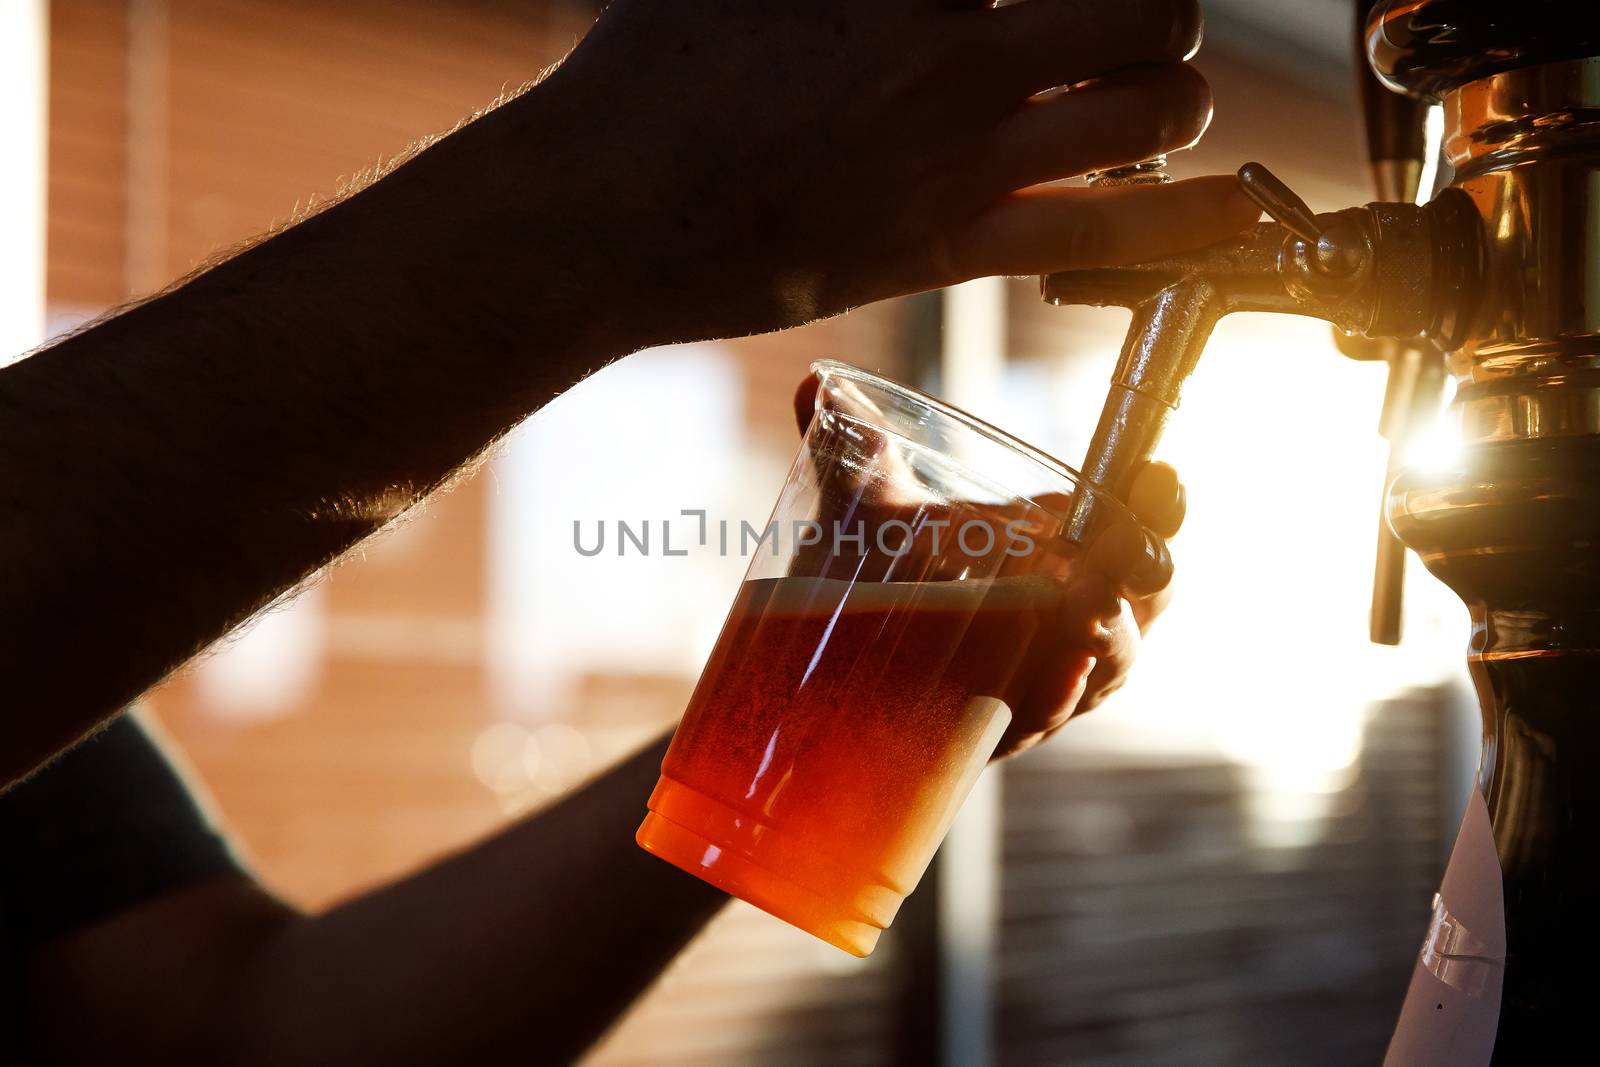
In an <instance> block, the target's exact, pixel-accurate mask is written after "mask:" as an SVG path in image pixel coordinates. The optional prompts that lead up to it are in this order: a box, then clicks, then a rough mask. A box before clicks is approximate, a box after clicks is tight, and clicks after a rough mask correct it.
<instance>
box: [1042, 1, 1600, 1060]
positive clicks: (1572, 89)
mask: <svg viewBox="0 0 1600 1067" xmlns="http://www.w3.org/2000/svg"><path fill="white" fill-rule="evenodd" d="M1357 17H1358V31H1359V36H1360V39H1361V40H1363V41H1364V43H1365V48H1364V56H1363V58H1364V59H1369V60H1370V62H1371V65H1372V69H1373V70H1375V71H1376V73H1377V74H1378V75H1379V76H1380V77H1381V78H1382V79H1383V81H1384V82H1385V83H1387V84H1388V85H1389V86H1390V87H1392V88H1394V89H1396V90H1403V91H1404V92H1406V93H1408V94H1410V95H1411V97H1413V98H1419V99H1422V100H1425V101H1437V102H1438V103H1440V104H1441V105H1442V108H1443V113H1444V140H1443V154H1444V156H1445V158H1446V160H1447V162H1448V164H1449V165H1450V166H1451V167H1452V168H1453V170H1454V175H1453V178H1452V180H1451V183H1450V185H1449V186H1448V187H1447V188H1445V189H1443V190H1441V191H1440V192H1439V193H1438V195H1436V196H1435V197H1434V198H1433V199H1432V200H1431V201H1430V202H1429V203H1428V204H1427V205H1426V206H1417V205H1414V204H1412V203H1409V202H1408V201H1409V199H1410V194H1411V191H1412V190H1414V189H1415V181H1416V178H1415V169H1414V164H1415V163H1417V162H1419V161H1420V160H1419V159H1416V158H1406V157H1410V156H1414V155H1416V154H1417V153H1414V152H1413V151H1412V150H1411V148H1410V147H1409V146H1410V145H1412V144H1420V140H1419V139H1417V138H1413V137H1411V136H1410V134H1408V133H1405V132H1404V131H1402V135H1400V136H1389V135H1387V134H1382V133H1381V131H1380V135H1378V136H1374V137H1371V138H1369V143H1370V145H1371V147H1372V150H1373V162H1374V168H1375V171H1376V173H1377V175H1378V177H1379V181H1380V189H1379V196H1380V197H1384V198H1385V199H1384V200H1380V201H1379V202H1377V203H1372V204H1368V205H1366V206H1364V207H1356V208H1348V209H1346V210H1343V211H1338V212H1332V213H1324V214H1313V213H1312V212H1311V211H1310V210H1309V209H1307V207H1306V206H1305V205H1304V204H1303V203H1301V202H1300V201H1299V199H1298V198H1297V197H1295V196H1294V194H1293V193H1291V192H1290V191H1289V190H1288V189H1286V188H1284V187H1283V186H1282V184H1281V183H1279V182H1278V181H1277V180H1276V179H1274V178H1273V177H1272V175H1271V174H1270V173H1268V172H1266V171H1265V170H1264V169H1263V168H1261V167H1260V166H1259V165H1257V164H1247V165H1246V166H1245V167H1244V168H1243V169H1242V170H1241V172H1240V176H1241V179H1242V181H1243V182H1244V184H1245V187H1246V189H1247V191H1249V192H1250V193H1251V195H1252V196H1253V197H1254V198H1255V199H1256V200H1257V201H1258V202H1260V203H1261V204H1262V206H1263V207H1264V208H1265V209H1266V211H1267V212H1268V214H1269V215H1271V217H1272V218H1273V219H1274V220H1275V221H1273V222H1269V223H1263V224H1261V225H1258V226H1257V227H1256V228H1255V229H1254V230H1253V231H1251V232H1250V233H1248V234H1246V235H1245V236H1243V237H1242V238H1240V239H1238V240H1235V241H1229V242H1224V243H1222V244H1218V245H1213V246H1211V247H1209V248H1206V249H1202V250H1200V251H1198V252H1194V253H1190V254H1187V255H1183V256H1177V257H1173V258H1171V259H1165V260H1160V261H1155V262H1150V263H1141V264H1136V265H1133V266H1127V267H1117V268H1110V269H1098V270H1085V271H1073V272H1067V273H1061V274H1054V275H1050V276H1048V277H1046V278H1044V279H1043V292H1044V296H1045V299H1046V300H1048V301H1050V302H1052V303H1055V304H1091V305H1118V306H1123V307H1128V308H1131V309H1132V310H1133V322H1132V325H1131V326H1130V328H1129V332H1128V336H1127V340H1126V342H1125V344H1124V347H1123V350H1122V354H1121V357H1120V359H1119V361H1118V365H1117V370H1116V372H1115V375H1114V377H1113V380H1112V386H1111V393H1110V396H1109V397H1108V399H1107V402H1106V406H1105V409H1104V411H1103V413H1102V416H1101V421H1100V424H1099V427H1098V429H1097V431H1096V434H1095V437H1094V439H1093V442H1092V444H1091V446H1090V451H1089V454H1088V456H1087V457H1086V459H1085V462H1084V465H1083V471H1084V473H1085V474H1086V475H1087V476H1088V477H1089V478H1091V479H1092V480H1094V481H1096V482H1098V483H1100V484H1102V485H1106V486H1109V487H1111V488H1113V489H1114V490H1125V488H1126V485H1125V478H1126V476H1127V473H1128V472H1129V470H1130V469H1131V468H1132V467H1133V466H1134V465H1135V464H1137V463H1138V462H1139V461H1141V460H1143V459H1144V458H1145V457H1147V456H1149V455H1150V453H1151V451H1152V450H1153V449H1154V448H1155V446H1156V444H1157V442H1158V441H1159V438H1160V436H1161V432H1162V429H1163V427H1164V426H1165V423H1166V420H1167V418H1168V416H1169V415H1170V414H1171V412H1172V411H1173V410H1174V409H1175V408H1176V407H1177V404H1178V399H1179V393H1180V390H1181V388H1182V386H1183V383H1184V381H1185V379H1186V378H1187V377H1188V376H1189V374H1190V372H1191V371H1192V370H1193V369H1194V366H1195V363H1196V361H1197V360H1198V359H1199V357H1200V354H1201V351H1202V349H1203V348H1204V345H1205V342H1206V339H1207V337H1208V336H1209V335H1210V332H1211V329H1212V327H1213V326H1214V325H1215V324H1216V322H1217V320H1218V319H1219V318H1220V317H1221V316H1223V315H1226V314H1230V313H1233V312H1237V311H1275V312H1287V313H1290V314H1298V315H1310V316H1315V317H1318V318H1322V319H1326V320H1328V321H1330V322H1332V323H1333V324H1335V326H1336V327H1338V328H1339V329H1340V330H1341V331H1343V332H1345V333H1347V334H1350V335H1353V336H1354V337H1355V338H1357V343H1355V344H1352V345H1348V346H1345V345H1342V346H1341V347H1345V348H1346V350H1347V351H1357V350H1363V349H1364V351H1365V353H1366V354H1367V355H1368V356H1369V357H1370V356H1381V357H1383V358H1387V359H1388V360H1389V361H1390V365H1391V397H1390V404H1391V405H1393V406H1396V407H1399V408H1404V407H1405V406H1406V405H1407V404H1408V403H1409V402H1410V401H1408V400H1407V399H1406V398H1407V397H1408V396H1412V395H1415V394H1417V393H1418V392H1419V391H1420V392H1422V393H1426V392H1427V391H1428V390H1429V389H1434V388H1437V386H1436V385H1434V384H1432V383H1434V382H1437V381H1438V379H1439V377H1440V373H1439V370H1440V368H1442V367H1446V366H1447V367H1448V371H1449V373H1450V374H1451V375H1453V376H1454V378H1455V381H1456V395H1455V399H1454V401H1453V404H1452V416H1453V417H1454V418H1456V419H1458V420H1459V422H1460V425H1461V430H1462V439H1463V443H1464V450H1463V453H1462V457H1461V459H1460V461H1459V465H1458V466H1457V468H1456V469H1454V470H1453V471H1450V472H1449V473H1447V474H1443V475H1437V474H1423V473H1421V472H1416V471H1406V472H1401V473H1400V474H1399V476H1398V478H1397V479H1396V480H1395V481H1394V483H1393V485H1392V487H1391V489H1390V491H1389V494H1388V502H1387V513H1388V521H1389V523H1390V524H1392V530H1393V533H1394V534H1395V535H1398V537H1399V538H1400V539H1401V540H1402V541H1403V542H1404V544H1405V545H1406V546H1407V547H1409V548H1411V549H1412V550H1414V551H1416V553H1417V554H1418V556H1419V557H1420V558H1421V559H1422V561H1423V562H1424V564H1426V566H1427V567H1428V568H1429V570H1431V571H1432V572H1433V573H1434V574H1435V575H1437V576H1438V577H1439V578H1440V579H1442V580H1443V581H1444V582H1445V583H1447V584H1448V585H1449V586H1450V587H1451V588H1452V589H1453V590H1455V591H1456V592H1457V593H1458V594H1459V595H1460V596H1461V597H1462V599H1463V600H1464V601H1466V603H1467V606H1468V607H1469V609H1470V610H1471V616H1472V634H1471V640H1470V647H1469V660H1470V666H1471V671H1472V677H1473V679H1474V682H1475V685H1476V688H1477V691H1478V695H1479V698H1480V703H1481V706H1482V713H1483V755H1482V761H1481V763H1480V766H1479V772H1478V777H1477V788H1478V793H1477V794H1476V795H1475V797H1474V798H1469V811H1468V819H1467V823H1466V825H1464V827H1463V831H1462V838H1461V840H1460V841H1459V842H1458V845H1457V849H1456V854H1455V856H1454V857H1453V858H1452V861H1451V872H1450V873H1449V874H1447V875H1446V878H1445V886H1444V888H1443V889H1442V892H1441V898H1443V899H1441V900H1436V902H1435V912H1434V922H1433V925H1432V927H1431V929H1430V930H1429V931H1428V935H1427V940H1426V942H1425V944H1424V949H1423V952H1422V954H1421V957H1420V959H1419V963H1418V974H1417V977H1415V978H1414V980H1413V985H1412V996H1411V997H1410V998H1408V1003H1407V1008H1406V1012H1405V1013H1404V1014H1403V1016H1402V1020H1401V1027H1400V1031H1399V1032H1397V1036H1396V1038H1395V1044H1393V1045H1391V1048H1390V1057H1389V1062H1390V1063H1393V1064H1397V1065H1398V1064H1424V1063H1433V1062H1440V1063H1445V1062H1448V1063H1459V1064H1474V1063H1489V1062H1491V1061H1490V1057H1491V1055H1492V1057H1493V1062H1494V1063H1495V1064H1513V1063H1516V1064H1522V1063H1546V1062H1548V1063H1556V1062H1573V1061H1571V1060H1570V1059H1569V1057H1571V1056H1573V1055H1576V1054H1577V1050H1579V1049H1582V1048H1584V1047H1588V1045H1589V1041H1588V1040H1587V1039H1588V1037H1589V1036H1590V1035H1589V1031H1590V1029H1591V1026H1590V1018H1591V1012H1592V1009H1591V1007H1590V996H1589V993H1590V989H1591V987H1592V986H1597V985H1600V974H1597V971H1596V964H1595V963H1593V962H1592V960H1593V959H1594V955H1593V954H1594V951H1595V950H1594V949H1593V948H1591V946H1589V944H1588V941H1587V936H1588V934H1589V933H1590V931H1591V928H1592V927H1593V925H1594V923H1593V920H1592V919H1591V916H1592V915H1594V914H1596V913H1595V912H1594V911H1592V910H1591V909H1592V908H1594V907H1596V906H1600V858H1597V850H1600V2H1594V0H1587V2H1584V3H1571V2H1561V3H1551V2H1548V0H1519V2H1517V3H1515V4H1512V3H1504V2H1496V0H1476V2H1474V0H1378V2H1377V3H1375V4H1373V3H1370V2H1369V3H1366V4H1359V5H1358V9H1357ZM1407 107H1408V105H1407V104H1406V98H1405V97H1402V96H1396V97H1394V98H1393V103H1392V104H1386V103H1384V102H1383V101H1382V100H1381V99H1378V100H1368V101H1367V115H1368V119H1369V122H1370V121H1372V120H1373V119H1374V115H1375V114H1379V115H1380V118H1381V113H1383V112H1385V111H1386V110H1387V111H1388V112H1389V113H1390V120H1389V121H1406V120H1405V113H1406V108H1407ZM1412 114H1413V115H1416V114H1418V112H1417V111H1416V109H1415V108H1413V109H1412ZM1396 115H1398V116H1399V119H1396V118H1395V116H1396ZM1390 149H1393V151H1389V150H1390ZM1385 152H1387V153H1388V155H1387V157H1386V156H1385ZM1361 338H1368V339H1372V341H1371V342H1367V343H1365V344H1364V345H1363V343H1360V339H1361ZM1440 353H1443V354H1444V355H1443V356H1442V357H1441V356H1440ZM1435 395H1437V394H1435ZM1285 400H1286V401H1290V400H1292V398H1285ZM1230 414H1231V416H1232V417H1235V418H1239V419H1242V420H1245V425H1244V432H1246V433H1248V432H1249V426H1248V417H1249V413H1248V412H1233V413H1230ZM1077 520H1078V522H1079V523H1080V524H1086V523H1088V522H1091V521H1093V515H1092V514H1091V512H1090V509H1089V507H1088V505H1087V504H1084V505H1083V506H1082V507H1081V509H1080V514H1079V515H1078V516H1077ZM1384 536H1385V537H1388V536H1389V534H1388V531H1385V534H1384ZM1399 558H1400V553H1399V552H1398V551H1397V550H1393V549H1391V550H1390V551H1389V553H1388V556H1387V559H1386V557H1385V550H1384V548H1383V545H1382V544H1380V552H1379V575H1378V582H1377V588H1376V590H1375V593H1376V596H1375V602H1374V637H1375V639H1378V640H1393V639H1395V637H1396V636H1397V627H1396V625H1395V624H1396V623H1397V620H1398V604H1397V600H1396V599H1395V594H1396V593H1397V589H1398V585H1397V581H1398V573H1397V572H1398V559H1399ZM1480 800H1481V804H1480V803H1478V801H1480ZM1474 812H1481V813H1484V814H1486V816H1487V819H1486V821H1485V820H1484V819H1483V818H1482V817H1481V816H1479V817H1477V821H1476V822H1475V821H1474ZM1473 835H1478V836H1479V837H1481V849H1479V855H1480V859H1481V860H1482V862H1481V863H1480V866H1479V868H1478V870H1476V871H1475V872H1474V871H1468V870H1467V867H1468V865H1469V864H1470V863H1471V862H1473V857H1472V855H1469V854H1470V853H1473V852H1474V848H1475V844H1474V842H1475V841H1476V840H1477V839H1476V838H1474V836H1473ZM1469 838H1471V839H1472V840H1469ZM1496 861H1497V866H1498V871H1495V869H1494V868H1495V866H1496ZM1482 864H1487V866H1483V865H1482ZM1485 870H1487V871H1488V875H1487V876H1483V877H1480V876H1482V875H1483V872H1484V871H1485ZM1496 874H1497V875H1498V878H1496V877H1494V875H1496ZM1469 875H1470V877H1469ZM1452 887H1453V888H1452ZM1463 887H1467V888H1470V889H1471V893H1472V895H1473V899H1470V900H1469V899H1467V897H1466V895H1465V890H1464V889H1463ZM1452 894H1454V897H1453V898H1452ZM1430 976H1431V977H1430ZM1435 982H1436V983H1437V986H1436V987H1435V985H1434V984H1431V983H1435ZM1419 983H1420V984H1419ZM1435 988H1437V989H1438V990H1439V993H1438V996H1437V998H1436V997H1435V996H1434V993H1433V990H1434V989H1435ZM1419 990H1421V991H1422V994H1421V995H1425V999H1426V1000H1427V1003H1426V1004H1425V1005H1421V1004H1413V1003H1412V1001H1413V1000H1416V999H1417V998H1418V996H1419V993H1418V991H1419ZM1452 998H1454V999H1452ZM1423 1007H1425V1008H1426V1009H1427V1012H1428V1013H1429V1014H1430V1015H1431V1016H1432V1018H1430V1019H1427V1020H1424V1021H1423V1025H1426V1026H1428V1027H1432V1033H1431V1036H1426V1037H1425V1038H1418V1037H1417V1035H1416V1033H1415V1032H1413V1033H1411V1034H1410V1035H1409V1036H1403V1035H1405V1031H1406V1030H1407V1027H1408V1026H1412V1025H1413V1024H1414V1023H1415V1019H1414V1018H1413V1017H1412V1014H1411V1013H1412V1012H1413V1010H1414V1009H1417V1010H1419V1011H1420V1009H1421V1008H1423ZM1473 1012H1476V1013H1477V1017H1476V1018H1475V1019H1474V1018H1472V1017H1470V1016H1471V1013H1473ZM1416 1018H1420V1016H1417V1017H1416ZM1485 1019H1487V1022H1485V1021H1484V1020H1485ZM1408 1020H1410V1022H1408ZM1475 1027H1476V1029H1474V1028H1475ZM1484 1027H1487V1029H1486V1030H1485V1029H1484ZM1407 1042H1410V1044H1407ZM1452 1042H1454V1045H1452V1044H1451V1043H1452ZM1397 1049H1402V1051H1400V1052H1397V1051H1396V1050H1397ZM1430 1049H1432V1050H1436V1051H1437V1058H1434V1054H1433V1053H1432V1052H1429V1051H1428V1050H1430ZM1491 1050H1492V1052H1491Z"/></svg>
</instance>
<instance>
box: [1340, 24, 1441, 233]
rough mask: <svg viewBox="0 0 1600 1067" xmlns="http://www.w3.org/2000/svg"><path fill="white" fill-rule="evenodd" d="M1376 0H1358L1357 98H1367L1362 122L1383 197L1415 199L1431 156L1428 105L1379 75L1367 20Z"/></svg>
mask: <svg viewBox="0 0 1600 1067" xmlns="http://www.w3.org/2000/svg"><path fill="white" fill-rule="evenodd" d="M1373 6H1374V4H1373V0H1356V10H1355V20H1354V21H1355V42H1354V44H1355V70H1356V96H1357V97H1359V98H1360V101H1361V126H1362V132H1363V133H1364V134H1365V135H1366V142H1367V162H1368V163H1369V164H1370V165H1371V167H1372V180H1373V184H1374V185H1376V187H1377V191H1378V199H1379V200H1388V201H1399V202H1401V203H1411V202H1412V201H1414V200H1415V199H1416V197H1417V186H1418V184H1419V183H1420V182H1421V180H1422V164H1423V161H1424V160H1426V159H1427V157H1428V146H1427V135H1426V132H1425V130H1426V126H1427V118H1428V104H1427V102H1426V101H1424V100H1419V99H1417V98H1416V97H1414V96H1408V95H1406V94H1405V93H1398V92H1395V91H1394V90H1393V89H1390V88H1389V87H1388V86H1387V85H1385V84H1383V82H1381V81H1379V80H1378V76H1377V74H1375V73H1373V70H1372V64H1371V63H1369V62H1368V61H1367V22H1368V20H1369V18H1370V17H1371V15H1372V8H1373Z"/></svg>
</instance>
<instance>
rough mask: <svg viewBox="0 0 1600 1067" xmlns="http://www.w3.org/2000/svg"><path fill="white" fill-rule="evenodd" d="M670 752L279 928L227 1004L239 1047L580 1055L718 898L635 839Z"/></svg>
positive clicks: (443, 1058) (336, 1056) (286, 1058)
mask: <svg viewBox="0 0 1600 1067" xmlns="http://www.w3.org/2000/svg"><path fill="white" fill-rule="evenodd" d="M664 749H665V741H664V740H663V741H662V742H660V743H658V744H655V745H652V746H651V747H650V748H649V749H647V750H646V751H645V752H643V753H641V754H639V755H638V756H635V757H633V758H632V759H630V760H628V761H627V762H625V763H623V764H622V765H620V766H619V767H617V768H615V769H614V770H612V771H611V772H609V773H608V774H607V775H605V776H604V777H603V778H601V779H600V780H598V781H597V782H595V783H593V784H591V785H590V786H589V787H588V788H586V789H584V790H583V791H581V792H580V793H578V794H576V795H575V796H573V797H570V798H569V799H567V800H566V801H564V802H562V803H561V804H559V805H557V806H556V807H554V808H552V809H550V810H549V811H547V812H545V813H543V814H541V815H539V816H538V817H536V818H534V819H532V820H530V821H528V822H526V823H524V824H522V825H520V826H518V827H516V828H514V829H512V830H510V831H508V832H506V833H504V834H502V835H500V836H498V837H496V838H493V839H491V840H489V841H487V842H485V843H484V844H482V845H479V846H477V847H476V848H473V849H471V850H469V851H467V852H464V853H462V854H460V855H458V856H456V857H454V858H452V859H450V860H448V861H446V862H444V863H442V864H440V865H438V866H436V867H433V868H431V869H429V870H427V871H425V872H423V873H421V874H419V875H417V876H415V877H413V878H410V879H407V880H405V881H403V882H400V883H398V884H396V885H393V886H391V887H389V888H387V889H384V890H381V891H379V892H377V893H374V894H372V895H370V896H367V897H363V898H361V899H359V900H356V901H354V902H352V903H350V904H347V905H345V906H344V907H341V908H338V909H336V910H334V911H333V912H331V913H329V914H327V915H324V916H321V917H318V918H316V919H314V920H312V921H310V922H309V923H305V924H302V925H301V926H299V927H297V928H296V929H294V930H293V931H292V932H291V933H290V934H289V935H288V936H286V937H283V938H281V939H280V940H279V941H277V942H276V943H274V944H273V945H272V946H271V947H270V948H269V949H268V951H267V952H265V953H264V954H262V955H261V957H260V958H259V959H258V960H257V961H256V962H255V963H254V965H253V967H252V973H253V974H254V975H257V976H258V978H257V979H256V980H255V981H253V982H252V983H250V984H248V985H246V986H245V987H244V989H243V995H242V996H241V997H240V999H239V1001H238V1005H239V1009H240V1019H239V1022H240V1023H241V1026H240V1028H239V1030H238V1035H240V1036H243V1037H246V1038H247V1040H245V1041H243V1042H242V1044H243V1045H244V1046H245V1049H244V1051H248V1050H251V1049H257V1050H261V1051H269V1050H270V1052H271V1054H270V1055H265V1056H262V1057H259V1058H260V1059H261V1061H262V1062H268V1063H285V1062H310V1061H311V1059H312V1058H318V1059H321V1060H322V1061H323V1062H338V1063H355V1062H380V1063H387V1064H395V1065H399V1064H413V1063H414V1064H419V1065H420V1064H435V1063H443V1062H448V1061H452V1060H466V1061H476V1060H479V1059H481V1060H482V1061H483V1062H490V1061H492V1060H501V1059H515V1058H519V1057H521V1058H525V1057H526V1056H527V1054H528V1053H529V1052H535V1058H536V1059H538V1060H539V1061H540V1062H550V1063H555V1062H563V1061H565V1060H567V1059H569V1058H575V1057H576V1056H577V1055H578V1053H579V1052H581V1051H582V1050H583V1049H584V1048H586V1047H587V1046H588V1045H589V1044H591V1043H592V1042H593V1041H594V1040H595V1039H596V1038H597V1037H598V1036H599V1035H600V1034H601V1033H603V1032H604V1031H605V1030H606V1028H607V1027H609V1026H610V1024H611V1023H612V1022H614V1021H615V1020H616V1019H617V1018H618V1017H619V1016H620V1015H621V1014H622V1013H623V1011H624V1010H626V1008H627V1007H628V1005H629V1004H631V1003H632V1002H633V1000H634V999H635V998H636V997H637V996H638V995H639V994H640V993H641V992H643V990H644V989H645V988H646V987H647V986H648V985H649V984H650V983H651V982H652V981H653V980H654V979H655V978H656V976H657V975H658V974H659V973H660V972H661V971H662V969H664V968H665V967H666V965H667V964H668V963H669V962H670V961H671V960H672V958H673V957H674V956H675V955H677V953H678V952H679V951H680V950H681V949H682V948H683V946H684V945H685V944H686V943H687V942H688V941H689V940H690V939H691V938H692V937H693V936H694V935H695V934H696V933H698V932H699V930H700V929H701V928H702V926H703V925H704V924H705V923H706V921H707V920H709V919H710V918H711V917H712V916H713V915H714V914H716V912H717V911H718V910H719V909H720V908H721V907H722V905H723V903H724V901H725V900H726V899H727V898H726V897H725V896H724V895H723V894H722V893H720V892H719V891H717V890H715V889H713V888H711V887H710V886H707V885H705V884H704V883H702V882H699V881H697V880H696V879H693V878H691V877H689V876H688V875H686V874H683V873H682V872H680V871H678V870H677V869H675V868H673V867H669V866H668V865H667V864H664V863H662V862H661V861H659V860H656V859H654V858H653V857H651V856H649V855H647V854H646V853H645V852H643V851H642V850H640V849H639V848H638V846H637V845H635V844H634V842H633V831H634V829H635V828H636V827H637V826H638V823H639V819H640V818H641V817H642V814H643V811H644V801H645V798H646V797H647V796H648V795H649V791H650V789H651V787H652V786H653V785H654V784H655V778H656V774H657V771H658V769H659V767H660V763H661V756H662V753H663V752H664ZM251 1035H260V1036H259V1037H255V1036H251ZM252 1062H253V1061H252Z"/></svg>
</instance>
